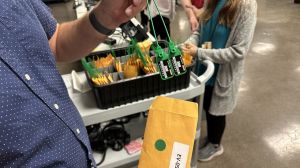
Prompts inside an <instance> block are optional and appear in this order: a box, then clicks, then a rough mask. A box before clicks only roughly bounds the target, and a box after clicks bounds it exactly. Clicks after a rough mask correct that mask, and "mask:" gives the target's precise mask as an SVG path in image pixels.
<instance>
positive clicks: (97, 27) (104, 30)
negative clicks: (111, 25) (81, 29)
mask: <svg viewBox="0 0 300 168" xmlns="http://www.w3.org/2000/svg"><path fill="white" fill-rule="evenodd" d="M89 20H90V22H91V24H92V26H93V27H94V29H95V30H96V31H97V32H99V33H101V34H104V35H107V36H109V35H112V34H113V33H114V32H115V29H113V30H111V29H108V28H106V27H105V26H103V25H102V24H101V23H100V22H99V21H98V20H97V18H96V15H95V13H94V12H93V11H91V12H90V13H89Z"/></svg>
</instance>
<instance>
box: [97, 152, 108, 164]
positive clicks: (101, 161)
mask: <svg viewBox="0 0 300 168" xmlns="http://www.w3.org/2000/svg"><path fill="white" fill-rule="evenodd" d="M106 153H107V149H106V150H105V151H104V153H103V155H102V158H101V160H100V162H99V163H97V164H96V166H100V165H101V164H102V163H103V162H104V160H105V157H106Z"/></svg>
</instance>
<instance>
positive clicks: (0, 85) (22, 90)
mask: <svg viewBox="0 0 300 168" xmlns="http://www.w3.org/2000/svg"><path fill="white" fill-rule="evenodd" d="M144 6H145V0H102V1H101V2H100V3H99V4H98V5H97V6H96V7H95V8H94V9H93V10H92V12H90V13H89V14H87V15H86V16H84V17H82V18H81V19H79V20H75V21H72V22H69V23H63V24H60V25H59V24H57V22H56V20H55V19H54V18H53V16H52V15H51V13H50V12H49V9H48V8H47V7H46V5H45V4H43V2H42V1H41V0H1V5H0V167H1V168H2V167H26V168H27V167H72V168H77V167H78V168H84V167H94V166H95V161H94V159H93V156H92V150H91V147H90V143H89V139H88V135H87V132H86V130H85V127H84V124H83V122H82V119H81V116H80V114H79V112H78V111H77V109H76V108H75V106H74V104H73V103H72V101H71V100H70V98H69V96H68V93H67V90H66V87H65V85H64V83H63V80H62V78H61V76H60V74H59V73H58V71H57V69H56V62H72V61H75V60H79V59H80V58H81V57H82V56H84V55H87V54H88V53H89V52H90V51H91V50H92V49H93V48H95V47H96V46H97V45H98V44H99V43H100V42H103V41H104V40H105V38H106V37H107V35H108V34H109V33H110V32H111V31H113V30H114V29H115V28H116V27H118V26H119V25H120V24H121V23H124V22H126V21H128V20H129V19H130V18H132V17H133V16H134V15H136V14H137V13H139V12H140V11H141V10H142V9H143V7H144Z"/></svg>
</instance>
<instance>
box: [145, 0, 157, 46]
mask: <svg viewBox="0 0 300 168" xmlns="http://www.w3.org/2000/svg"><path fill="white" fill-rule="evenodd" d="M149 6H150V4H149V0H147V9H148V14H149V17H150V23H151V27H152V29H153V34H154V38H155V42H156V45H157V46H159V44H158V42H157V36H156V32H155V28H154V24H153V18H152V15H151V12H150V7H149Z"/></svg>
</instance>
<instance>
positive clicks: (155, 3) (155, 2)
mask: <svg viewBox="0 0 300 168" xmlns="http://www.w3.org/2000/svg"><path fill="white" fill-rule="evenodd" d="M153 2H154V6H155V8H156V10H157V12H158V15H159V16H160V19H161V21H162V23H163V25H164V28H165V31H166V33H167V36H168V39H169V41H171V37H170V35H169V32H168V30H167V26H166V23H165V21H164V19H163V17H162V16H161V14H160V11H159V9H158V5H157V0H153Z"/></svg>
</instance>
